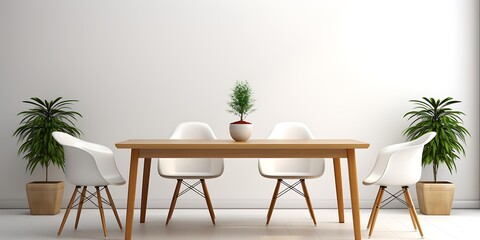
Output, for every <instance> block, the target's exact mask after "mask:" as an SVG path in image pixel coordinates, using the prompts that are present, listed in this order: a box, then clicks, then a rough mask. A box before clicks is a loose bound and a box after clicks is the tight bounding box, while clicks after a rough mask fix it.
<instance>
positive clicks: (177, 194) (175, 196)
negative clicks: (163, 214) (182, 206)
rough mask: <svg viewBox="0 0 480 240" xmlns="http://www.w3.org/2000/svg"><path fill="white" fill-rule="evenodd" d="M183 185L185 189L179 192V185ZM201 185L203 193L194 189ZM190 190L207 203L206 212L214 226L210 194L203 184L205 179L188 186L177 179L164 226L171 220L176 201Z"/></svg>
mask: <svg viewBox="0 0 480 240" xmlns="http://www.w3.org/2000/svg"><path fill="white" fill-rule="evenodd" d="M182 184H183V185H185V186H186V187H187V188H186V189H185V190H183V191H182V192H180V187H181V185H182ZM199 184H202V189H203V192H202V191H200V190H198V189H196V187H197V186H198V185H199ZM190 190H192V191H193V192H195V193H197V194H198V195H200V196H202V197H203V198H205V201H206V202H207V207H208V212H209V213H210V218H211V219H212V223H213V225H215V213H214V211H213V205H212V201H211V199H210V194H209V193H208V189H207V184H206V182H205V179H200V180H199V181H197V182H195V183H194V184H189V183H187V182H185V181H184V180H183V179H177V185H176V186H175V191H174V192H173V197H172V202H171V203H170V209H169V210H168V216H167V220H166V222H165V225H168V223H169V222H170V219H171V218H172V215H173V211H174V210H175V205H176V204H177V199H178V198H179V197H180V196H182V195H183V194H185V193H186V192H188V191H190Z"/></svg>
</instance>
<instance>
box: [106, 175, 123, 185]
mask: <svg viewBox="0 0 480 240" xmlns="http://www.w3.org/2000/svg"><path fill="white" fill-rule="evenodd" d="M108 181H109V183H110V184H112V185H117V186H119V185H123V184H125V183H126V181H125V179H124V178H123V177H122V176H120V175H118V176H115V177H112V178H109V179H108Z"/></svg>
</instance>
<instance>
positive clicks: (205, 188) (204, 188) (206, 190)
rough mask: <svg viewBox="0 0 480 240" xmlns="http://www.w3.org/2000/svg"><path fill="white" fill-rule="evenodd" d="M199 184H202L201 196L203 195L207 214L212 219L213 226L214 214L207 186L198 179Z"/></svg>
mask: <svg viewBox="0 0 480 240" xmlns="http://www.w3.org/2000/svg"><path fill="white" fill-rule="evenodd" d="M200 182H201V183H202V189H203V194H204V195H205V201H206V202H207V206H208V212H210V218H211V219H212V223H213V225H215V213H214V212H213V206H212V200H211V199H210V194H209V193H208V189H207V184H206V183H205V179H200Z"/></svg>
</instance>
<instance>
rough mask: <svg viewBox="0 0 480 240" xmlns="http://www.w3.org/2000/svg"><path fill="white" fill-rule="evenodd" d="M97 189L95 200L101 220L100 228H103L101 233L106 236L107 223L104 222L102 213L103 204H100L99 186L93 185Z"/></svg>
mask: <svg viewBox="0 0 480 240" xmlns="http://www.w3.org/2000/svg"><path fill="white" fill-rule="evenodd" d="M95 189H96V190H97V200H98V210H99V211H100V219H101V220H102V228H103V235H104V236H105V238H107V237H108V231H107V225H106V224H105V214H104V213H103V205H102V196H101V195H100V187H99V186H95Z"/></svg>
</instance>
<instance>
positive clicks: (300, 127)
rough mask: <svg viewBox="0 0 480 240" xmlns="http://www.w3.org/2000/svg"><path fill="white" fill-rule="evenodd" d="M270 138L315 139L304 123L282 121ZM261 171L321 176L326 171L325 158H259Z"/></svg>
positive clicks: (262, 172) (273, 130)
mask: <svg viewBox="0 0 480 240" xmlns="http://www.w3.org/2000/svg"><path fill="white" fill-rule="evenodd" d="M268 139H292V140H302V139H314V137H313V134H312V132H311V131H310V129H309V128H308V127H307V125H305V124H304V123H300V122H281V123H277V124H276V125H275V126H274V127H273V129H272V132H271V133H270V135H269V136H268ZM258 168H259V171H260V173H261V174H262V175H263V174H264V173H265V174H267V175H268V174H275V173H281V172H285V173H286V172H299V173H311V174H312V176H318V177H319V176H321V175H323V172H324V171H325V160H324V159H323V158H260V159H259V160H258Z"/></svg>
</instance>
